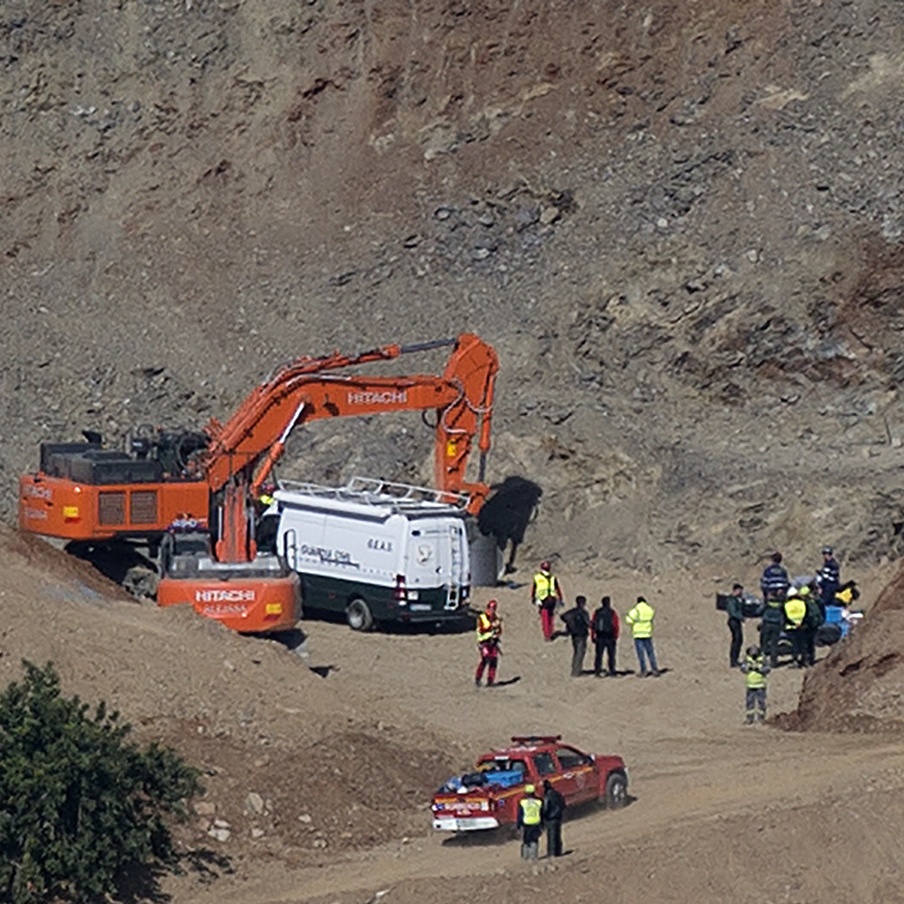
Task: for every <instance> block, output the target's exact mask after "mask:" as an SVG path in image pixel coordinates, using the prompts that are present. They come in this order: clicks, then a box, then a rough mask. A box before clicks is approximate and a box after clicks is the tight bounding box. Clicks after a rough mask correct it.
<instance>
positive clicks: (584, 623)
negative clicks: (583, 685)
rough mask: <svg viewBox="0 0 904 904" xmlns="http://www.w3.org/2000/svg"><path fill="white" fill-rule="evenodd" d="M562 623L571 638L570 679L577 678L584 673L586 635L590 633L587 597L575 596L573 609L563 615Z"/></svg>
mask: <svg viewBox="0 0 904 904" xmlns="http://www.w3.org/2000/svg"><path fill="white" fill-rule="evenodd" d="M561 618H562V621H563V622H565V627H566V628H567V629H568V635H569V637H571V646H572V650H573V653H572V656H571V677H572V678H578V677H580V675H581V673H582V672H583V671H584V657H585V656H586V655H587V635H588V634H589V632H590V616H589V615H588V614H587V597H586V596H577V597H575V600H574V608H573V609H569V610H568V611H567V612H565V613H563V614H562V616H561Z"/></svg>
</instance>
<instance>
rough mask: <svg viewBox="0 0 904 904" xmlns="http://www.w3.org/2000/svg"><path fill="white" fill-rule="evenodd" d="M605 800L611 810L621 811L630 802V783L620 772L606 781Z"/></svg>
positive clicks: (613, 774) (614, 773)
mask: <svg viewBox="0 0 904 904" xmlns="http://www.w3.org/2000/svg"><path fill="white" fill-rule="evenodd" d="M605 800H606V807H607V808H608V809H610V810H620V809H621V808H622V807H623V806H624V805H625V804H626V803H627V802H628V781H627V779H626V778H625V777H624V776H623V775H622V774H621V773H620V772H613V773H612V775H610V776H609V778H607V779H606V793H605Z"/></svg>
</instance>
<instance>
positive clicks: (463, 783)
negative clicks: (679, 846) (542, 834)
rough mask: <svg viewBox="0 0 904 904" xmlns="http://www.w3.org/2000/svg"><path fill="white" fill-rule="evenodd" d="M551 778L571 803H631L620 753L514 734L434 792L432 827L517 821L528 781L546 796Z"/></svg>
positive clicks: (460, 828) (467, 828)
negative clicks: (508, 741)
mask: <svg viewBox="0 0 904 904" xmlns="http://www.w3.org/2000/svg"><path fill="white" fill-rule="evenodd" d="M546 780H548V781H549V782H551V783H552V785H553V787H554V788H556V789H557V790H558V791H559V792H560V793H561V794H562V795H563V796H564V797H565V802H566V804H568V805H569V806H574V805H576V804H582V803H587V802H590V801H602V802H603V803H605V804H606V806H607V807H609V808H610V809H617V808H619V807H622V806H624V805H625V803H627V799H628V769H627V767H626V766H625V761H624V760H623V759H622V758H621V757H620V756H613V755H604V754H598V753H597V754H592V753H584V752H583V751H581V750H579V749H578V748H577V747H573V746H572V745H570V744H563V743H562V738H561V735H539V736H538V735H530V736H516V737H513V738H512V744H511V746H509V747H504V748H500V749H498V750H491V751H490V752H489V753H485V754H483V755H482V756H480V757H478V758H477V765H476V768H475V771H473V772H467V773H464V774H463V775H456V776H453V777H452V778H450V779H449V780H448V781H447V782H445V783H444V784H443V786H442V787H441V788H440V789H439V790H438V791H437V792H436V794H434V795H433V801H432V803H431V809H432V811H433V828H434V829H438V830H439V831H445V832H472V831H477V830H482V829H496V828H499V827H500V826H505V825H515V824H516V823H517V821H518V802H519V801H520V800H521V798H522V797H523V796H524V786H525V785H527V784H531V785H534V787H535V788H536V790H537V794H538V795H539V796H541V797H542V796H543V782H544V781H546Z"/></svg>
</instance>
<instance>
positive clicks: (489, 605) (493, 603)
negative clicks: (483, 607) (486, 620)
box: [487, 600, 499, 612]
mask: <svg viewBox="0 0 904 904" xmlns="http://www.w3.org/2000/svg"><path fill="white" fill-rule="evenodd" d="M498 605H499V603H497V602H496V600H490V601H489V602H488V603H487V609H492V610H493V611H494V612H495V611H496V607H497V606H498Z"/></svg>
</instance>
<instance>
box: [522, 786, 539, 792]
mask: <svg viewBox="0 0 904 904" xmlns="http://www.w3.org/2000/svg"><path fill="white" fill-rule="evenodd" d="M536 790H537V789H536V788H535V787H534V786H533V785H525V786H524V793H525V794H533V793H534V792H535V791H536Z"/></svg>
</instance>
